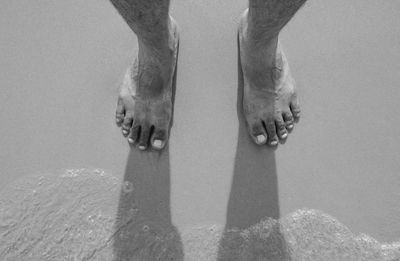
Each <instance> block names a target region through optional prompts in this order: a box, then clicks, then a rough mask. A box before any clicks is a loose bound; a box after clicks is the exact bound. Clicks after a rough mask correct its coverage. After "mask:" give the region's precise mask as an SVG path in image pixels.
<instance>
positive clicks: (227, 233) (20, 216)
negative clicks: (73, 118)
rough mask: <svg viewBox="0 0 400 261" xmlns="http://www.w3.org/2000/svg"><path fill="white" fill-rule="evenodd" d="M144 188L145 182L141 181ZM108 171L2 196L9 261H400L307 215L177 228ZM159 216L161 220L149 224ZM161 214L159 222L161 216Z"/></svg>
mask: <svg viewBox="0 0 400 261" xmlns="http://www.w3.org/2000/svg"><path fill="white" fill-rule="evenodd" d="M138 182H140V181H138ZM142 185H143V184H140V183H139V184H138V183H132V182H131V181H129V179H125V180H120V179H119V178H117V177H115V176H113V175H111V174H109V173H106V172H104V171H103V170H101V169H94V170H86V169H70V170H67V171H65V172H64V173H59V174H56V175H54V174H53V175H41V176H33V177H29V178H24V179H22V180H20V181H17V182H15V183H14V184H12V185H10V186H9V187H7V188H6V189H5V190H3V192H2V193H1V194H0V196H1V197H0V210H1V212H0V259H1V260H4V261H14V260H18V261H25V260H27V261H28V260H30V261H36V260H37V261H39V260H41V261H45V260H52V261H57V260H60V261H61V260H62V261H66V260H107V261H111V260H113V261H122V260H123V261H130V260H141V261H146V260H149V261H158V260H160V261H165V260H186V261H200V260H209V261H214V260H215V261H216V260H218V261H224V260H229V261H232V260H238V261H239V260H282V261H284V260H302V261H307V260H309V261H318V260H321V261H322V260H330V261H336V260H337V261H343V260H348V261H351V260H359V261H361V260H365V261H386V260H387V261H395V260H399V258H400V242H397V243H392V244H382V243H379V242H378V241H376V240H375V239H373V238H372V237H370V236H368V235H366V234H360V235H357V234H353V233H352V232H351V231H350V230H349V229H348V228H347V227H345V226H344V225H342V224H341V223H340V222H339V221H338V220H336V219H335V218H333V217H331V216H329V215H327V214H324V213H323V212H320V211H318V210H308V209H301V210H297V211H295V212H293V213H290V214H288V215H286V216H285V217H283V218H281V219H279V220H276V219H273V218H270V217H265V218H263V219H262V220H260V221H259V222H257V223H256V224H254V225H252V226H250V227H247V228H243V229H241V228H227V227H225V228H224V226H223V225H222V224H209V225H204V224H197V225H194V226H191V227H186V228H183V229H182V230H181V231H179V230H178V229H176V227H174V225H173V224H172V223H171V221H170V218H169V217H168V214H167V213H162V211H161V210H160V209H161V208H154V205H153V206H149V205H146V204H147V203H144V201H146V199H145V198H141V194H142V193H143V192H141V191H140V190H141V188H140V187H141V186H142ZM149 209H152V210H155V209H157V210H158V211H159V214H160V218H152V219H150V218H147V217H146V215H147V213H146V212H148V211H149ZM154 216H155V215H153V217H154Z"/></svg>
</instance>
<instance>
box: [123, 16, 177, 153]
mask: <svg viewBox="0 0 400 261" xmlns="http://www.w3.org/2000/svg"><path fill="white" fill-rule="evenodd" d="M167 37H168V39H167V40H166V41H165V44H163V43H154V44H151V43H150V44H149V43H146V44H143V43H141V42H139V52H138V55H137V57H136V59H135V62H134V64H133V65H132V66H131V67H130V68H129V69H128V71H127V72H126V75H125V78H124V81H123V83H122V86H121V90H120V94H119V97H118V105H117V110H116V123H117V125H118V126H119V127H121V129H122V134H123V135H124V136H125V137H127V138H128V142H129V143H130V144H132V145H136V146H137V147H138V148H139V149H140V150H146V149H147V148H148V147H150V146H151V147H152V148H154V149H156V150H161V149H163V148H164V147H165V145H166V143H167V140H168V136H169V129H170V127H171V126H170V125H171V118H172V112H173V97H172V96H173V90H172V84H173V78H174V73H175V68H176V63H177V55H178V45H179V44H178V42H179V36H178V29H177V25H176V23H175V21H174V20H173V19H172V18H170V21H169V33H168V36H167Z"/></svg>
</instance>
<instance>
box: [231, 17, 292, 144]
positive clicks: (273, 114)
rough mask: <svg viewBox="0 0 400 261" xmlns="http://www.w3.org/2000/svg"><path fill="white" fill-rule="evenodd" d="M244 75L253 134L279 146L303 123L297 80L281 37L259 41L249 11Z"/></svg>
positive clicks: (244, 25) (242, 45) (243, 37)
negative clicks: (281, 42)
mask: <svg viewBox="0 0 400 261" xmlns="http://www.w3.org/2000/svg"><path fill="white" fill-rule="evenodd" d="M238 37H239V49H240V61H241V67H242V72H243V80H244V92H243V112H244V116H245V119H246V122H247V126H248V130H249V134H250V136H251V137H252V139H253V140H254V142H255V143H256V144H258V145H263V144H268V145H270V146H277V145H278V143H279V141H281V142H282V141H284V140H285V139H286V138H287V137H288V134H289V132H290V131H291V130H292V129H293V127H294V123H295V122H297V121H298V120H299V117H300V107H299V103H298V99H297V93H296V88H295V84H294V80H293V78H292V76H291V74H290V70H289V65H288V62H287V60H286V57H285V55H284V53H283V52H282V50H281V48H280V47H279V46H278V36H277V35H275V36H272V37H271V38H268V39H262V38H259V37H258V36H257V35H255V34H254V32H250V30H249V23H248V11H247V10H246V11H245V13H244V14H243V16H242V19H241V22H240V25H239V35H238Z"/></svg>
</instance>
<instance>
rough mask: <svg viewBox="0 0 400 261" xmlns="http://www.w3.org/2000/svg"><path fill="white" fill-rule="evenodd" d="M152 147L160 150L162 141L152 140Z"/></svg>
mask: <svg viewBox="0 0 400 261" xmlns="http://www.w3.org/2000/svg"><path fill="white" fill-rule="evenodd" d="M153 146H154V147H156V148H158V149H161V147H162V141H161V140H154V142H153Z"/></svg>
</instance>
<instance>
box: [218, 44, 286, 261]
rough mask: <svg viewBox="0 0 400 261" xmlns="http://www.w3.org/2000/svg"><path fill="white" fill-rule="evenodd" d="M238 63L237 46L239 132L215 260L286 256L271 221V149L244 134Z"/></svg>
mask: <svg viewBox="0 0 400 261" xmlns="http://www.w3.org/2000/svg"><path fill="white" fill-rule="evenodd" d="M238 44H239V43H238ZM240 64H241V63H240V55H239V50H238V76H239V77H238V93H237V113H238V120H239V135H238V142H237V147H236V156H235V166H234V173H233V180H232V186H231V192H230V196H229V201H228V209H227V217H226V225H225V232H224V234H223V236H222V238H221V240H220V246H219V253H218V260H219V261H225V260H230V261H232V260H287V259H288V251H287V244H286V242H285V240H284V237H283V235H282V234H281V232H280V226H279V223H278V222H275V220H277V219H279V218H280V213H279V196H278V180H277V170H276V161H275V152H274V149H273V148H270V147H268V146H266V145H265V146H256V145H255V144H254V142H253V141H252V140H251V138H250V136H249V134H248V131H247V127H246V122H245V119H244V115H243V106H242V101H243V75H242V68H241V66H240ZM272 219H273V220H272ZM260 221H271V222H267V223H259V222H260ZM257 224H258V225H257ZM266 224H268V225H266Z"/></svg>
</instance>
